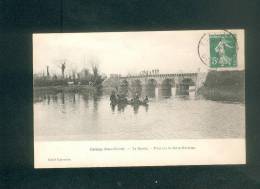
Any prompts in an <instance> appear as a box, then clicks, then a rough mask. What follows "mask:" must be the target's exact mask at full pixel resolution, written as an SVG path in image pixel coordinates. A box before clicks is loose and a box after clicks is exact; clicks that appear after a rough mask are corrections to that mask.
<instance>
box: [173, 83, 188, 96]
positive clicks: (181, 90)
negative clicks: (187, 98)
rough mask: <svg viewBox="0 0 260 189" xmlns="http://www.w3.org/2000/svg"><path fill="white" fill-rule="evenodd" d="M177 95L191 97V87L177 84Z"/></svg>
mask: <svg viewBox="0 0 260 189" xmlns="http://www.w3.org/2000/svg"><path fill="white" fill-rule="evenodd" d="M175 94H176V95H189V85H187V84H183V83H180V84H177V85H176V93H175Z"/></svg>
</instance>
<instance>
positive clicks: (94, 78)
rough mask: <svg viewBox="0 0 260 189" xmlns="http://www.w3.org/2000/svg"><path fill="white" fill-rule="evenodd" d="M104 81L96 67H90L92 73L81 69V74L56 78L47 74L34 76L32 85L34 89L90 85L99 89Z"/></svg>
mask: <svg viewBox="0 0 260 189" xmlns="http://www.w3.org/2000/svg"><path fill="white" fill-rule="evenodd" d="M105 79H106V76H104V75H101V74H100V72H99V70H98V67H97V66H92V72H89V70H88V69H82V70H81V72H79V73H75V72H73V73H72V74H71V75H68V76H66V77H65V76H56V75H52V76H51V75H50V74H47V75H46V76H44V75H34V77H33V85H34V86H35V87H37V86H38V87H46V86H66V85H91V86H94V87H101V86H102V82H103V81H104V80H105Z"/></svg>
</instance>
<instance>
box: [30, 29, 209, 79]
mask: <svg viewBox="0 0 260 189" xmlns="http://www.w3.org/2000/svg"><path fill="white" fill-rule="evenodd" d="M204 33H205V31H199V30H197V31H150V32H103V33H102V32H97V33H62V34H61V33H52V34H33V69H34V73H42V72H43V71H46V67H47V66H49V70H50V73H51V74H54V73H56V74H57V73H58V74H60V72H61V71H60V65H61V63H62V62H64V61H65V62H66V65H67V67H66V70H65V71H67V72H69V71H71V70H75V71H77V72H78V71H80V70H81V69H82V68H84V67H85V68H89V69H90V68H91V64H93V63H94V64H97V65H98V67H99V69H100V72H101V73H105V74H108V75H109V74H116V73H119V74H121V75H126V74H137V73H139V72H140V71H142V70H153V69H159V70H160V73H181V72H197V71H198V69H200V70H202V71H203V70H207V66H205V65H204V64H203V63H202V62H201V60H200V58H199V55H198V43H199V40H200V38H201V37H202V35H203V34H204ZM205 48H206V50H205V51H206V52H207V50H208V47H205Z"/></svg>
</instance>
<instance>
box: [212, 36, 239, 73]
mask: <svg viewBox="0 0 260 189" xmlns="http://www.w3.org/2000/svg"><path fill="white" fill-rule="evenodd" d="M209 43H210V67H211V68H228V67H229V68H232V67H237V48H236V36H235V35H232V34H214V35H209Z"/></svg>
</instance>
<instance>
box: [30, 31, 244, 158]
mask: <svg viewBox="0 0 260 189" xmlns="http://www.w3.org/2000/svg"><path fill="white" fill-rule="evenodd" d="M243 40H244V39H243V30H197V31H144V32H103V33H102V32H100V33H98V32H97V33H95V32H94V33H63V34H58V33H57V34H55V33H49V34H34V35H33V104H34V105H33V109H34V140H35V142H50V144H51V142H57V141H58V142H67V143H68V142H74V141H76V142H81V141H91V142H95V141H131V140H134V141H157V140H197V139H203V140H207V139H242V140H243V141H244V139H245V92H244V90H245V86H244V79H245V71H244V50H243V49H244V41H243ZM117 144H118V143H117ZM35 148H36V147H35ZM119 148H120V147H119ZM115 149H116V148H115ZM35 150H36V153H35V156H37V151H38V150H39V149H35ZM92 150H93V151H95V150H97V151H98V150H101V151H102V149H99V148H95V147H94V148H92ZM112 150H113V149H112ZM126 150H129V149H128V148H127V149H126ZM148 150H149V149H148Z"/></svg>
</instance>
